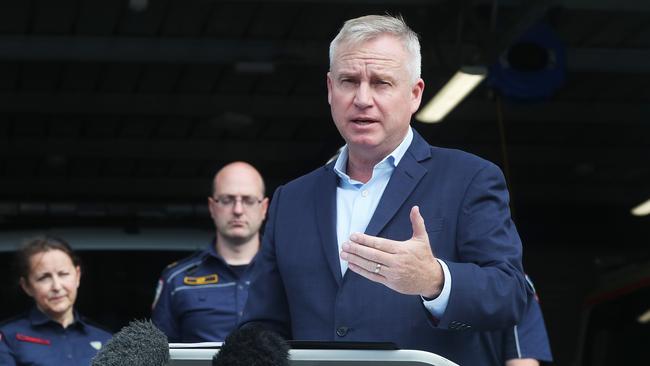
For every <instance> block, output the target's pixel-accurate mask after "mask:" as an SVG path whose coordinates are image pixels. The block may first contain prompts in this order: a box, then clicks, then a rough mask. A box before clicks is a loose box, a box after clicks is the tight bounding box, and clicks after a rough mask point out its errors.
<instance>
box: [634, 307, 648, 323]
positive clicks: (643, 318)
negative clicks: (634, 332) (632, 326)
mask: <svg viewBox="0 0 650 366" xmlns="http://www.w3.org/2000/svg"><path fill="white" fill-rule="evenodd" d="M636 320H637V321H638V322H639V323H641V324H645V323H650V309H648V310H646V311H645V313H643V314H641V315H639V317H638V318H637V319H636Z"/></svg>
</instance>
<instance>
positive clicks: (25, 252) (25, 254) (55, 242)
mask: <svg viewBox="0 0 650 366" xmlns="http://www.w3.org/2000/svg"><path fill="white" fill-rule="evenodd" d="M50 250H60V251H62V252H63V253H65V254H67V255H68V257H70V260H71V261H72V264H74V266H75V267H76V266H80V265H81V260H80V259H79V257H78V256H77V255H76V254H75V252H74V251H73V250H72V248H71V247H70V244H68V242H66V241H65V240H63V239H61V238H57V237H54V236H49V235H42V236H37V237H34V238H31V239H27V240H25V242H23V243H22V244H21V246H20V247H19V248H18V250H16V254H15V258H14V266H15V272H16V275H17V276H18V278H21V277H22V278H25V279H27V278H28V277H29V271H30V270H31V266H30V260H31V258H32V257H33V256H34V255H36V254H38V253H42V252H49V251H50Z"/></svg>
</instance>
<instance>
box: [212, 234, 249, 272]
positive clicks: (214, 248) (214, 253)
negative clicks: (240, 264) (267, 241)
mask: <svg viewBox="0 0 650 366" xmlns="http://www.w3.org/2000/svg"><path fill="white" fill-rule="evenodd" d="M261 241H262V238H261V237H260V242H261ZM259 252H260V251H259V249H258V251H257V253H255V256H254V257H253V259H251V261H250V263H249V264H248V265H249V266H250V265H251V264H253V262H255V258H257V254H259ZM204 255H205V256H207V257H212V258H214V259H216V260H218V261H220V262H222V263H223V264H224V265H228V263H227V262H226V260H225V259H223V257H222V256H221V254H219V252H217V238H214V239H213V240H212V242H210V245H209V246H208V248H207V250H206V251H205V254H204ZM204 260H205V257H204Z"/></svg>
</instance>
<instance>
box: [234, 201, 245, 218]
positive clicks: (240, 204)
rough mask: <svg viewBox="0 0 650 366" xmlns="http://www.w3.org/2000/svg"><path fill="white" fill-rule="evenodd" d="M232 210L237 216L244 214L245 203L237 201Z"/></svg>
mask: <svg viewBox="0 0 650 366" xmlns="http://www.w3.org/2000/svg"><path fill="white" fill-rule="evenodd" d="M232 210H233V212H234V213H235V214H237V215H241V214H242V213H244V201H242V200H241V199H236V200H235V202H233V204H232Z"/></svg>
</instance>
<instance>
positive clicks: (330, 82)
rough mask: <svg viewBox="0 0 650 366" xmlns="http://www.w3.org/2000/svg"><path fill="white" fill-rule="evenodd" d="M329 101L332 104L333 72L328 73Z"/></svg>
mask: <svg viewBox="0 0 650 366" xmlns="http://www.w3.org/2000/svg"><path fill="white" fill-rule="evenodd" d="M327 103H328V104H329V105H332V73H331V72H328V73H327Z"/></svg>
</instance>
